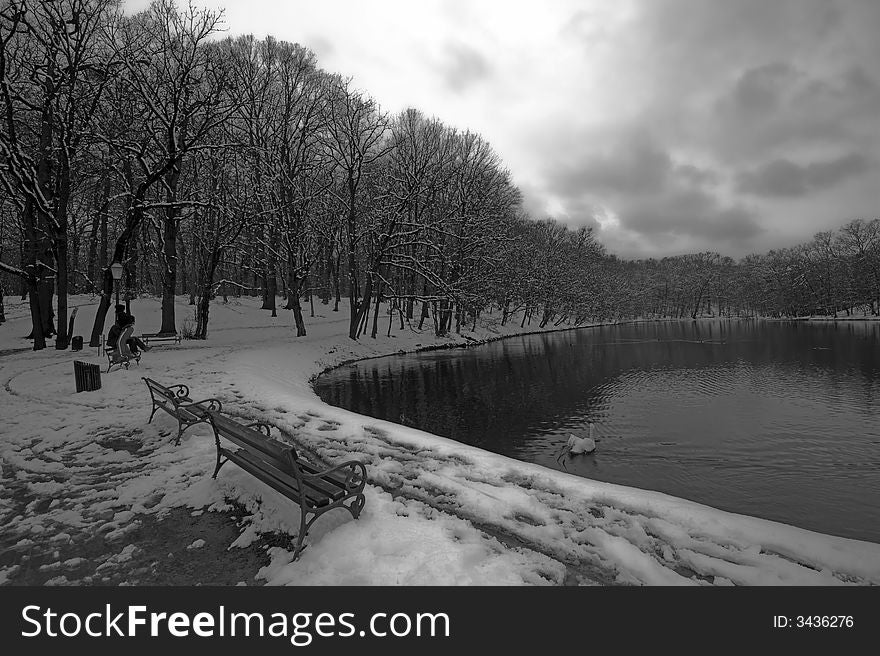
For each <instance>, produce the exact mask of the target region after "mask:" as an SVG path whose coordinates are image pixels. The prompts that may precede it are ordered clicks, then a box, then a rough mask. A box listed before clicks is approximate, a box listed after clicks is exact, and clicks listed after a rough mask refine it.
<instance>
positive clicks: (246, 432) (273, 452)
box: [211, 412, 286, 460]
mask: <svg viewBox="0 0 880 656" xmlns="http://www.w3.org/2000/svg"><path fill="white" fill-rule="evenodd" d="M211 419H212V421H213V422H214V426H215V427H216V428H220V429H221V431H222V433H223V436H224V437H226V438H227V439H229V440H231V441H234V442H235V443H236V444H238V445H239V446H240V447H243V448H252V449H257V450H259V451H262V452H263V453H266V454H268V455H270V456H271V457H273V458H275V459H276V460H283V459H284V458H285V457H286V455H285V452H286V449H285V447H284V445H282V444H281V443H279V442H278V441H277V440H273V439H271V438H268V439H267V437H266V435H264V434H263V433H261V432H260V431H258V430H254V429H253V428H249V427H247V426H242V425H241V424H239V423H238V422H237V421H234V420H232V419H229V418H228V417H224V416H223V415H221V414H219V413H216V412H215V413H212V416H211ZM233 438H234V439H233Z"/></svg>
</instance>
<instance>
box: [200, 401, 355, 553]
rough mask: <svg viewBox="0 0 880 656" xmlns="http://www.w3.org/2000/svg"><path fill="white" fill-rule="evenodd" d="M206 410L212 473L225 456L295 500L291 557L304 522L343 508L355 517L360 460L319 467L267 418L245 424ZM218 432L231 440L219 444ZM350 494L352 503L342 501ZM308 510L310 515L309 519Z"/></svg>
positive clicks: (302, 536) (304, 530) (299, 547)
mask: <svg viewBox="0 0 880 656" xmlns="http://www.w3.org/2000/svg"><path fill="white" fill-rule="evenodd" d="M208 415H209V417H210V420H211V425H212V426H213V428H214V438H215V441H216V446H217V464H216V467H215V468H214V475H213V478H217V474H218V472H219V471H220V468H221V467H222V466H223V465H224V464H225V463H226V462H228V461H232V462H234V463H235V464H237V465H238V466H239V467H241V468H242V469H244V470H245V471H246V472H248V473H249V474H251V475H253V476H255V477H256V478H258V479H259V480H261V481H263V482H264V483H266V484H267V485H269V486H270V487H272V488H273V489H275V490H276V491H278V492H280V493H281V494H283V495H284V496H285V497H287V498H288V499H290V500H291V501H293V502H294V503H296V504H298V505H299V507H300V509H301V512H300V526H299V535H298V536H297V541H296V549H295V550H294V554H293V558H294V560H296V559H297V558H298V557H299V554H300V553H301V552H302V550H303V548H304V547H303V541H304V540H305V537H306V535H307V534H308V531H309V528H310V527H311V525H312V524H313V523H314V522H315V520H317V519H318V517H320V516H321V515H323V514H324V513H326V512H328V511H330V510H333V509H334V508H345V509H346V510H348V512H350V513H351V515H352V517H354V518H355V519H357V518H358V516H359V515H360V513H361V510H362V509H363V507H364V503H365V502H366V499H365V497H364V486H365V485H366V478H367V471H366V469H365V468H364V465H363V464H362V463H360V462H358V461H357V460H349V461H347V462H344V463H342V464H340V465H336V466H334V467H331V468H329V469H324V470H320V469H319V468H317V467H315V466H313V465H311V464H310V463H308V462H306V461H305V460H303V459H301V458H300V457H299V456H298V455H297V453H296V449H295V448H294V447H293V446H291V445H289V444H286V443H283V442H280V441H278V440H276V439H274V438H273V437H272V436H271V434H270V433H271V428H270V427H269V425H268V424H265V423H262V422H256V423H254V424H249V425H244V424H241V423H239V422H237V421H235V420H234V419H230V418H229V417H226V416H224V415H221V414H220V413H218V412H209V413H208ZM220 438H224V439H225V440H226V441H228V442H231V443H232V444H233V445H234V446H233V447H227V446H225V445H223V444H222V443H221V441H220ZM236 447H237V448H236ZM349 499H350V500H351V503H349V504H348V505H346V502H347V501H348V500H349ZM309 515H312V518H311V519H309V518H308V517H309Z"/></svg>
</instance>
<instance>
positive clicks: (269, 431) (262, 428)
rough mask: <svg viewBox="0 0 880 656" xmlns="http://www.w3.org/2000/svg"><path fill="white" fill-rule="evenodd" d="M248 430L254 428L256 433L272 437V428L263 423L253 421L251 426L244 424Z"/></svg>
mask: <svg viewBox="0 0 880 656" xmlns="http://www.w3.org/2000/svg"><path fill="white" fill-rule="evenodd" d="M245 425H246V426H247V427H248V428H256V429H257V430H258V431H260V432H261V433H263V434H264V435H265V436H266V437H271V436H272V427H271V426H270V425H269V424H267V423H266V422H265V421H255V422H253V423H252V424H245Z"/></svg>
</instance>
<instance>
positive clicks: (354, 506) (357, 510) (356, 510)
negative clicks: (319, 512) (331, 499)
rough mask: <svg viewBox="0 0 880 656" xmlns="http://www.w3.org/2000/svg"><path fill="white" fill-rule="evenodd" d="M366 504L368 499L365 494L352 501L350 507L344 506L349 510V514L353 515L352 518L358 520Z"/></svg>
mask: <svg viewBox="0 0 880 656" xmlns="http://www.w3.org/2000/svg"><path fill="white" fill-rule="evenodd" d="M366 503H367V498H366V497H365V496H364V495H363V494H358V495H357V496H356V497H355V498H354V501H352V503H351V505H350V506H344V507H345V508H347V509H348V512H350V513H351V516H352V517H354V518H355V519H357V518H358V517H359V516H360V514H361V510H363V509H364V505H365V504H366Z"/></svg>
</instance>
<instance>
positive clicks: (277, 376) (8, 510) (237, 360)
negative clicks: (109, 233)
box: [0, 297, 880, 585]
mask: <svg viewBox="0 0 880 656" xmlns="http://www.w3.org/2000/svg"><path fill="white" fill-rule="evenodd" d="M76 305H78V306H80V310H79V315H78V317H77V320H76V321H77V324H76V329H75V331H74V333H75V334H80V335H86V336H87V335H88V334H89V332H90V328H91V323H92V320H93V317H94V310H95V307H96V301H95V299H92V298H88V297H77V298H75V299H72V301H71V307H73V306H76ZM258 307H259V305H258V302H257V301H256V300H255V299H241V300H234V299H230V302H229V303H228V304H223V303H222V302H217V303H215V304H214V305H212V308H211V325H210V330H209V336H208V337H209V339H208V340H207V341H205V342H196V341H184V342H183V343H182V344H181V345H179V346H169V347H157V348H155V349H154V350H152V351H151V352H149V353H147V354H145V356H144V358H143V359H142V361H141V364H140V366H139V367H137V366H133V367H132V368H131V369H130V370H114V371H113V372H111V373H109V374H103V373H102V382H103V387H102V389H100V390H98V391H94V392H83V393H79V394H77V393H76V392H75V388H74V377H73V366H72V363H71V361H72V360H75V359H78V360H85V361H88V362H94V363H99V364H101V366H102V371H103V370H104V369H106V359H105V358H103V357H101V356H99V355H98V354H97V352H96V349H89V348H88V347H86V348H85V350H84V351H81V352H79V353H73V352H71V351H55V350H54V349H52V348H48V349H46V350H44V351H41V352H36V353H35V352H31V351H26V352H15V353H6V354H5V355H2V356H0V459H2V461H0V466H2V479H0V521H2V523H3V527H4V528H3V543H2V547H3V548H5V551H4V552H3V553H2V554H0V582H3V581H16V580H17V578H16V577H17V573H18V574H20V573H21V572H20V568H21V567H26V566H28V565H27V562H28V561H30V562H31V563H36V562H39V563H40V564H39V569H40V571H41V572H42V578H41V579H40V580H42V581H45V582H46V583H50V584H65V583H76V584H80V583H102V582H108V581H111V582H133V583H136V582H138V581H139V579H138V576H137V575H136V574H133V573H132V574H130V575H129V573H128V571H127V569H126V568H127V567H128V566H129V564H130V563H132V562H135V561H137V562H149V561H150V560H151V559H153V562H154V563H155V562H157V561H158V560H159V559H161V558H163V557H165V555H166V554H164V553H152V552H151V550H154V551H156V550H159V551H161V548H162V547H161V543H160V546H159V547H157V546H156V541H155V540H151V541H143V540H135V539H132V536H138V535H143V534H144V533H145V532H149V533H155V532H156V527H157V526H161V525H162V522H163V521H170V519H169V518H171V517H174V518H175V519H174V521H175V522H178V524H180V523H181V522H182V523H183V524H186V523H187V522H188V521H191V522H196V521H199V519H200V518H201V517H202V515H203V510H204V509H207V510H210V511H227V510H231V509H235V510H236V511H237V512H238V513H239V514H242V513H243V520H242V521H241V522H240V523H239V525H238V528H237V530H234V531H232V533H231V534H230V533H229V532H228V531H227V532H222V531H217V532H209V533H205V534H200V535H201V537H200V539H196V540H194V539H193V534H191V533H190V534H187V533H186V531H182V530H181V531H180V537H179V541H180V543H181V544H180V545H179V547H180V552H181V553H184V554H185V555H186V556H187V557H189V558H191V559H198V558H199V557H200V555H201V554H206V553H207V550H210V549H214V551H212V552H211V553H212V554H219V556H216V557H218V558H220V559H221V566H222V559H223V558H226V557H228V558H230V559H232V558H233V557H234V555H233V554H235V553H236V551H235V550H236V549H238V548H253V545H255V544H260V545H262V547H261V548H265V549H266V555H267V556H268V558H267V562H268V563H269V564H268V565H266V566H264V567H261V568H259V567H257V566H255V567H254V570H255V571H250V572H246V573H245V576H243V578H244V579H245V581H244V582H246V583H254V582H268V583H270V584H295V585H303V584H340V585H343V584H345V585H370V584H386V585H425V584H439V585H446V584H450V585H482V584H496V585H497V584H502V585H506V584H513V585H519V584H536V585H543V584H585V585H592V584H597V583H598V584H606V583H631V584H648V585H656V584H663V585H668V584H673V585H678V584H682V585H691V584H697V585H702V584H716V585H729V584H737V585H765V584H771V585H773V584H777V585H794V584H798V585H799V584H806V585H836V584H846V583H874V584H877V583H880V545H877V544H873V543H867V542H860V541H856V540H849V539H844V538H839V537H833V536H827V535H822V534H818V533H814V532H811V531H806V530H803V529H800V528H795V527H792V526H787V525H783V524H779V523H775V522H771V521H766V520H762V519H757V518H752V517H746V516H742V515H736V514H732V513H727V512H723V511H720V510H716V509H714V508H710V507H707V506H704V505H700V504H697V503H693V502H691V501H686V500H682V499H677V498H674V497H671V496H668V495H665V494H660V493H657V492H651V491H645V490H638V489H634V488H628V487H623V486H618V485H612V484H608V483H601V482H595V481H591V480H587V479H583V478H579V477H576V476H572V475H568V474H565V473H562V472H557V471H553V470H549V469H546V468H543V467H540V466H537V465H532V464H528V463H522V462H519V461H516V460H512V459H510V458H506V457H503V456H499V455H495V454H491V453H488V452H485V451H482V450H480V449H477V448H474V447H470V446H466V445H462V444H459V443H456V442H453V441H451V440H448V439H444V438H442V437H438V436H434V435H430V434H428V433H424V432H421V431H418V430H415V429H412V428H408V427H404V426H400V425H397V424H393V423H389V422H384V421H380V420H376V419H372V418H368V417H364V416H361V415H357V414H354V413H351V412H348V411H346V410H342V409H339V408H335V407H331V406H328V405H326V404H324V403H323V402H322V401H321V400H320V399H319V398H318V397H317V396H316V395H315V393H314V392H313V391H312V388H311V385H310V379H311V378H312V377H313V376H314V375H315V374H317V373H318V372H320V371H322V370H323V369H325V368H326V367H329V366H333V365H335V364H339V363H341V362H344V361H348V360H352V359H357V358H365V357H374V356H378V355H382V354H388V353H394V352H397V351H401V350H413V349H417V348H420V347H427V346H430V345H434V344H437V343H439V342H449V343H451V342H453V341H454V340H452V339H446V340H438V339H436V338H434V337H433V336H432V335H431V331H429V330H426V331H424V332H422V333H418V332H415V331H413V330H410V329H409V328H407V329H406V330H405V331H397V330H396V329H395V330H393V332H392V335H393V336H392V337H390V338H389V337H385V336H384V332H385V327H386V326H387V324H385V322H384V321H383V322H382V327H381V329H380V331H379V332H380V336H379V337H378V338H377V339H375V340H373V339H370V338H369V337H366V338H362V339H361V341H360V342H358V343H356V342H353V341H352V340H350V339H348V337H347V328H348V323H347V317H348V314H347V311H340V312H339V313H334V312H332V311H331V309H330V307H328V306H324V305H317V306H316V312H317V315H318V316H316V317H315V318H314V319H308V318H307V327H308V330H309V335H308V336H307V337H305V338H296V337H295V336H294V334H295V333H294V331H293V329H292V317H291V316H290V314H291V313H290V312H289V311H284V310H279V311H278V314H279V316H278V317H277V318H275V319H272V318H271V317H269V313H268V312H266V311H261V310H259V309H258ZM306 310H307V308H306ZM344 310H347V308H344ZM132 311H133V313H134V314H135V316H136V317H137V318H138V329H139V331H145V332H150V331H155V330H157V329H158V327H159V303H158V300H155V299H139V300H136V301H134V302H133V303H132ZM26 312H27V308H26V307H25V306H24V305H22V304H20V303H18V302H17V301H15V300H12V299H7V318H8V319H9V320H8V321H7V323H5V324H3V325H0V353H2V352H5V351H8V350H10V349H17V348H22V347H27V346H28V345H29V342H27V341H25V340H23V339H22V336H23V335H25V334H27V332H28V330H29V326H28V317H27V316H26ZM190 316H191V308H190V307H188V306H187V305H186V303H185V299H180V303H179V305H178V308H177V320H178V326H182V324H183V322H184V321H185V320H186V319H188V318H189V317H190ZM386 320H387V319H386ZM518 330H519V324H518V322H513V323H512V324H509V325H508V326H506V327H505V328H504V329H503V331H509V332H516V331H518ZM503 331H502V329H501V328H500V327H499V326H498V325H497V322H496V323H495V324H494V325H493V324H492V323H491V322H490V323H489V324H488V325H484V326H482V327H480V328H479V329H478V331H477V332H476V333H468V336H469V338H472V339H474V338H475V339H486V338H490V337H495V336H499V335H500V334H502V332H503ZM87 341H88V339H86V342H87ZM141 376H149V377H151V378H155V379H156V380H158V381H159V382H161V383H165V384H169V385H170V384H173V383H186V384H187V385H188V386H189V387H190V390H191V396H192V397H193V398H194V399H201V398H206V397H217V398H219V399H221V400H222V402H223V408H224V411H226V412H228V413H231V414H236V415H240V416H245V417H250V418H255V419H256V418H259V419H260V420H262V421H267V422H268V423H270V424H273V425H274V426H275V427H276V428H277V429H278V431H281V433H282V434H283V435H284V436H286V437H287V438H288V439H291V440H293V441H294V442H295V443H296V444H297V445H298V447H299V450H300V451H301V452H303V453H305V454H307V455H310V456H311V457H314V458H317V459H320V460H322V461H324V462H327V463H332V462H338V461H340V460H343V459H349V458H351V457H356V458H358V459H360V460H361V461H363V462H364V464H365V465H366V467H367V472H368V475H369V483H370V484H369V485H368V487H367V491H366V496H367V503H366V507H365V509H364V511H363V513H362V514H361V517H360V519H359V520H357V521H354V520H352V519H351V516H350V515H349V514H348V513H347V512H345V511H343V510H338V511H333V512H331V513H329V514H328V515H325V516H323V517H322V518H321V519H319V520H318V521H317V522H316V523H315V524H314V525H313V527H312V529H311V531H310V534H309V538H308V544H309V545H310V546H309V548H307V549H306V550H305V552H304V553H303V555H302V556H301V557H300V559H299V560H298V561H296V562H291V555H292V554H291V551H289V550H288V549H287V548H286V547H287V545H286V543H285V542H284V541H281V540H278V539H277V535H278V534H289V535H295V533H296V531H297V528H298V525H299V524H298V522H299V514H298V507H297V506H296V505H295V504H293V503H291V502H290V501H288V500H287V499H285V498H284V497H281V496H280V495H278V494H277V493H275V492H274V491H273V490H271V489H270V488H268V487H267V486H265V485H263V484H262V483H260V482H259V481H257V480H256V479H254V478H253V477H251V476H249V475H248V474H246V473H245V472H243V471H242V470H241V469H239V468H238V467H236V466H235V465H232V464H230V465H227V466H226V467H224V469H223V470H222V471H221V473H220V475H219V477H218V479H217V480H213V479H212V478H211V473H212V471H213V465H214V458H215V453H214V441H213V434H212V432H211V430H210V428H209V427H206V426H203V425H200V426H196V427H194V428H192V429H190V430H189V431H188V432H187V433H186V434H185V435H184V438H183V441H182V443H181V444H180V445H179V446H174V444H173V438H174V437H175V435H176V423H175V422H174V421H173V420H172V419H171V418H170V417H168V416H167V415H165V414H164V413H159V414H158V415H157V417H156V418H155V419H154V420H153V422H152V423H151V424H147V418H148V416H149V409H150V403H149V395H148V392H147V389H146V386H145V385H144V384H143V382H142V381H141V380H140V377H141ZM276 432H277V431H276ZM181 517H183V519H182V520H181ZM267 534H268V535H274V536H275V537H274V539H270V540H268V541H267V540H266V535H267ZM96 536H99V537H100V538H101V539H100V541H99V542H100V548H99V549H98V551H97V552H96V551H95V546H94V545H95V544H96V542H95V538H96ZM212 542H213V544H212ZM279 544H283V545H284V546H269V545H279ZM0 551H2V550H0ZM227 554H228V556H227ZM168 556H169V557H170V556H171V554H170V553H169V554H168ZM205 557H206V558H207V556H205ZM211 557H212V558H213V557H215V556H211ZM32 566H33V565H32ZM210 571H211V570H210V569H209V568H208V567H205V569H204V574H203V578H199V579H197V582H202V583H206V584H210V583H214V582H216V581H215V580H214V579H213V578H212V576H211V574H210ZM111 574H112V575H113V576H111ZM50 575H51V576H50ZM168 582H169V583H174V582H175V581H173V580H172V581H168Z"/></svg>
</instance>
